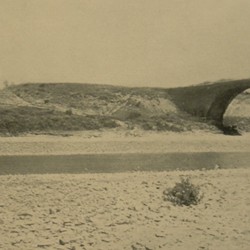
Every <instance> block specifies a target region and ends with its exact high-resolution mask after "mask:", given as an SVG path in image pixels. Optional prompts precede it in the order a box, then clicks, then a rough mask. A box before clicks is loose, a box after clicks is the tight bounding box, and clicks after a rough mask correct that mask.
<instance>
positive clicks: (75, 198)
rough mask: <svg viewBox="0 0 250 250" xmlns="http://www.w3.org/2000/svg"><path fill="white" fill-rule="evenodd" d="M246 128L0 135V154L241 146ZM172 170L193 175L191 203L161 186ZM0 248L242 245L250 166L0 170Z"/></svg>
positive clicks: (220, 249)
mask: <svg viewBox="0 0 250 250" xmlns="http://www.w3.org/2000/svg"><path fill="white" fill-rule="evenodd" d="M249 139H250V136H249V134H245V135H244V136H242V137H230V136H223V135H218V134H217V135H207V134H204V133H192V134H190V133H187V134H181V135H179V134H178V135H176V134H157V133H153V134H147V135H140V134H139V135H138V134H130V135H126V136H124V135H122V136H121V135H120V134H115V135H114V134H112V136H111V135H107V134H106V135H102V134H99V132H95V133H93V132H92V133H90V134H84V135H83V134H81V135H74V136H73V137H54V136H25V137H15V138H14V137H13V138H0V144H1V147H0V155H14V154H18V155H19V154H24V155H25V154H28V155H29V154H76V153H81V154H84V153H93V154H95V153H110V152H112V153H115V152H117V153H118V152H145V153H147V152H248V151H249V149H250V140H249ZM181 176H189V177H190V178H191V180H192V182H193V183H194V184H199V185H201V189H202V192H203V194H204V198H203V199H202V200H201V202H200V203H199V204H198V205H197V206H192V207H176V206H173V205H172V204H171V203H170V202H167V201H165V200H164V199H163V191H164V190H165V189H166V188H169V187H172V186H173V185H174V184H175V183H176V182H178V181H179V180H180V177H181ZM0 193H1V198H0V224H1V225H0V249H4V250H13V249H21V250H33V249H51V250H53V249H71V250H74V249H75V250H78V249H88V250H98V249H99V250H106V249H107V250H118V249H131V250H150V249H152V250H153V249H166V250H167V249H170V250H176V249H177V250H178V249H183V250H187V249H192V250H193V249H197V250H198V249H209V250H227V249H229V250H230V249H231V250H238V249H241V250H247V249H249V246H250V227H249V225H250V216H249V215H250V198H249V197H250V168H249V169H237V170H236V169H229V170H228V169H227V170H225V169H217V170H210V171H172V172H134V173H115V174H79V175H70V174H58V175H54V174H53V175H9V176H8V175H7V176H0Z"/></svg>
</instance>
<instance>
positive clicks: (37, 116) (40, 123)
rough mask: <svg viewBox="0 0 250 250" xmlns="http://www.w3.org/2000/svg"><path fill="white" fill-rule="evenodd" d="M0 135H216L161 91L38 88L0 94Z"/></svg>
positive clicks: (9, 89)
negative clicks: (119, 131) (105, 131)
mask: <svg viewBox="0 0 250 250" xmlns="http://www.w3.org/2000/svg"><path fill="white" fill-rule="evenodd" d="M0 116H1V120H0V133H1V134H15V135H18V134H20V133H34V132H39V133H43V132H44V133H47V132H48V131H51V132H53V131H73V130H77V131H79V130H93V129H102V128H115V127H118V126H122V127H123V128H124V129H133V128H139V129H143V130H155V131H175V132H182V131H191V130H197V129H198V130H200V129H205V130H210V131H217V129H216V128H215V127H214V126H212V125H209V124H207V123H206V122H204V121H202V120H201V118H194V117H192V116H191V115H188V114H187V113H185V112H182V111H180V110H179V109H178V108H177V107H176V106H175V104H173V102H172V101H171V99H170V98H169V96H168V91H167V89H163V88H126V87H118V86H110V85H95V84H74V83H51V84H50V83H47V84H46V83H41V84H32V83H28V84H21V85H13V86H9V87H7V88H5V89H3V90H1V91H0Z"/></svg>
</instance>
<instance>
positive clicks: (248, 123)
mask: <svg viewBox="0 0 250 250" xmlns="http://www.w3.org/2000/svg"><path fill="white" fill-rule="evenodd" d="M222 127H223V129H222V130H223V132H224V133H226V134H232V135H237V134H241V133H242V132H250V88H249V89H247V90H245V91H242V92H241V93H239V94H238V95H237V96H236V97H234V98H233V100H231V101H230V103H229V104H228V106H227V108H226V110H225V112H224V114H223V117H222Z"/></svg>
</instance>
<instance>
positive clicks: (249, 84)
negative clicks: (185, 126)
mask: <svg viewBox="0 0 250 250" xmlns="http://www.w3.org/2000/svg"><path fill="white" fill-rule="evenodd" d="M249 88H250V79H244V80H233V81H223V82H215V83H212V84H204V85H196V86H190V87H182V88H175V89H169V91H168V94H169V96H170V98H171V99H172V101H173V102H174V103H175V104H176V106H178V108H179V109H180V110H182V111H185V112H187V113H189V114H191V115H193V116H196V117H201V118H203V120H205V121H206V122H209V123H212V124H213V125H215V126H216V127H218V128H219V129H220V130H222V131H224V132H225V129H226V128H225V126H224V124H223V116H224V113H225V112H226V110H227V108H228V106H229V104H230V103H231V102H232V101H233V99H234V98H235V97H236V96H237V95H239V94H240V93H242V92H244V91H245V90H246V89H249Z"/></svg>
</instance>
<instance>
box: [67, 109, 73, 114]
mask: <svg viewBox="0 0 250 250" xmlns="http://www.w3.org/2000/svg"><path fill="white" fill-rule="evenodd" d="M65 114H66V115H73V111H72V109H67V110H66V111H65Z"/></svg>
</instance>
